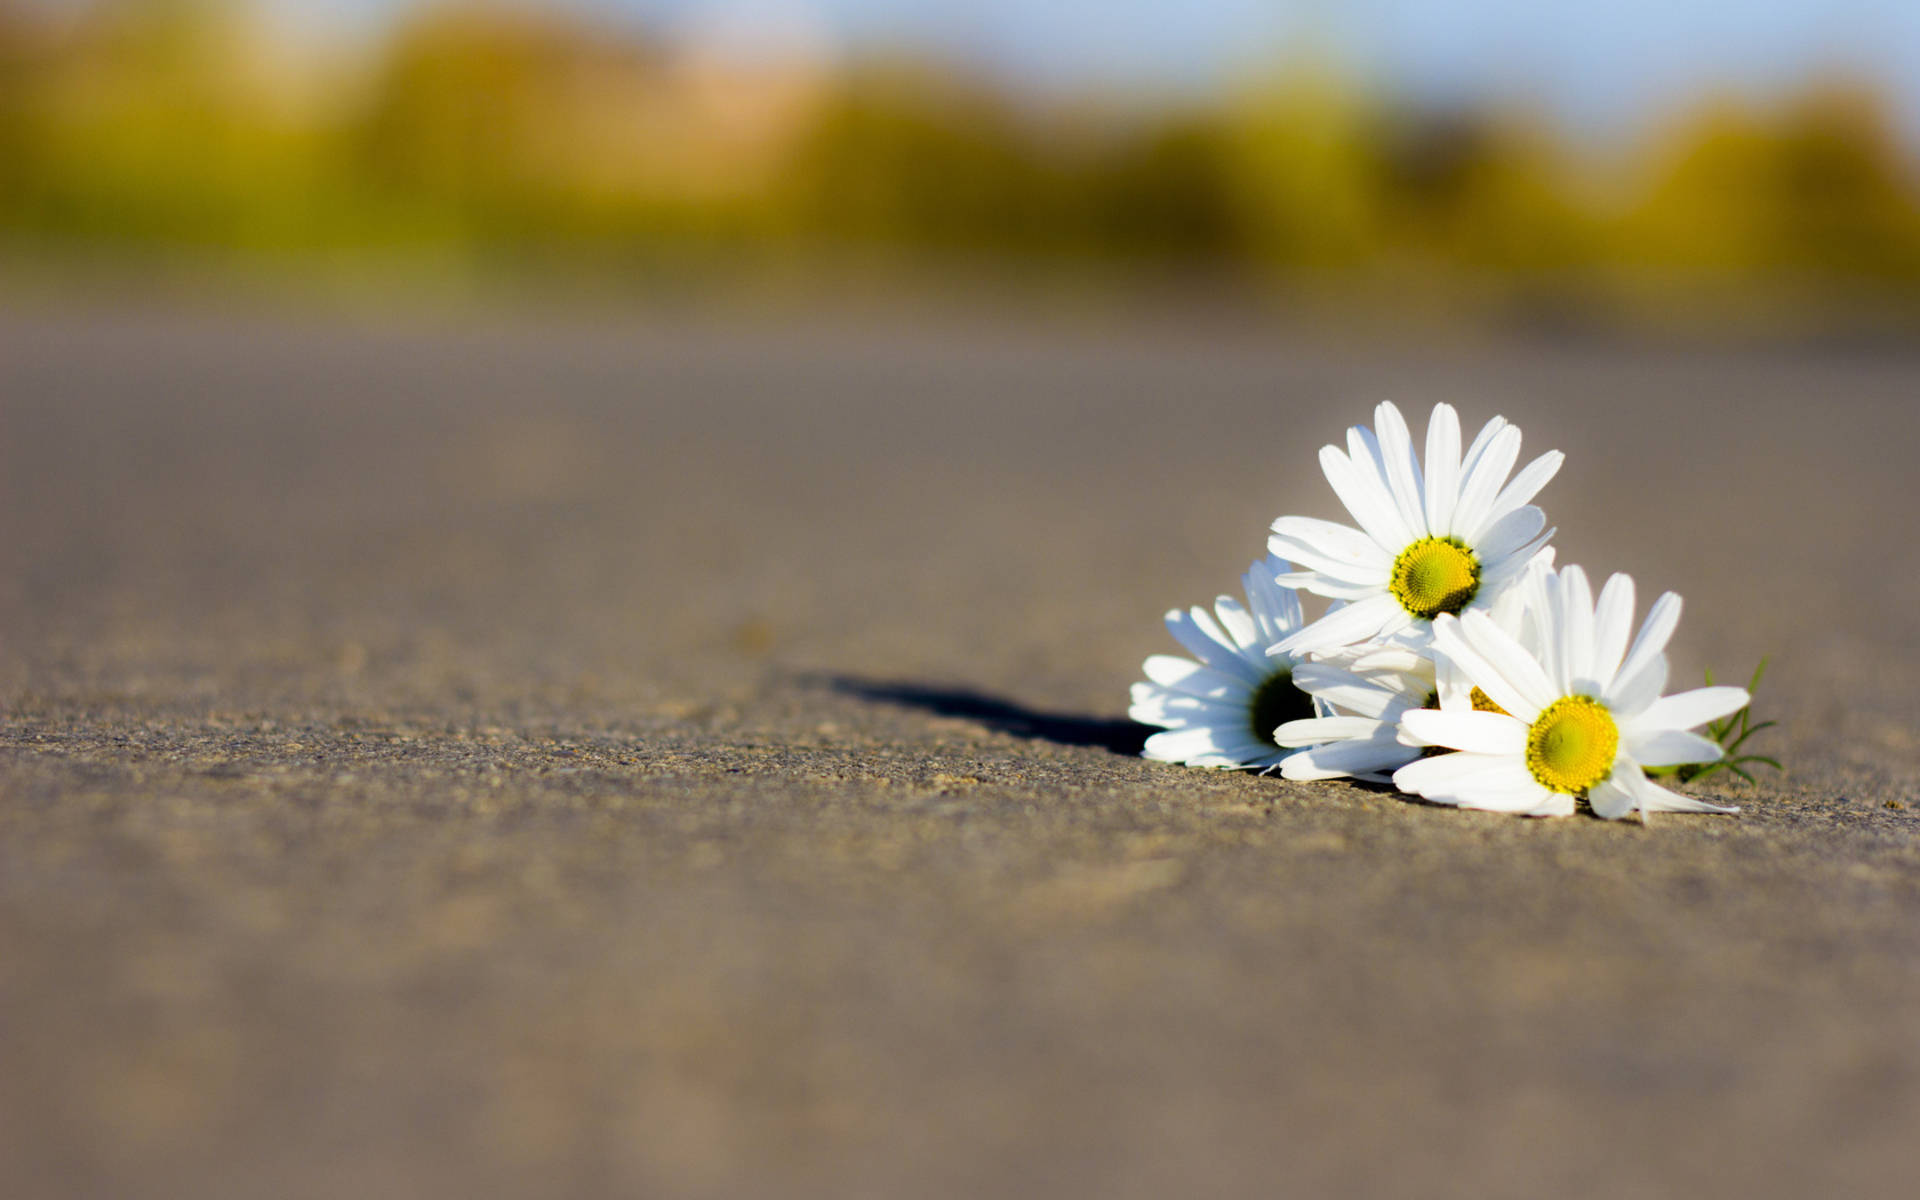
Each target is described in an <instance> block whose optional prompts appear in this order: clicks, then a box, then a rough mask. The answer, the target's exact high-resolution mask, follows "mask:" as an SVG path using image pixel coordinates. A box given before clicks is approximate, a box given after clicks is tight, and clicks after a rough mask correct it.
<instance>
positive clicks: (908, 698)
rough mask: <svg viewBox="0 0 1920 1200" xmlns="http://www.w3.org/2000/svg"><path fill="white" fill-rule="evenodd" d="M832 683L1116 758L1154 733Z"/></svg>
mask: <svg viewBox="0 0 1920 1200" xmlns="http://www.w3.org/2000/svg"><path fill="white" fill-rule="evenodd" d="M829 682H830V684H831V685H832V687H833V689H834V690H835V691H837V692H839V693H841V694H842V695H847V696H855V697H858V698H859V699H862V700H871V701H875V702H878V703H881V704H893V705H898V706H900V707H902V708H915V709H919V710H920V711H922V712H929V713H933V714H935V715H936V716H942V717H961V718H964V719H966V720H969V721H974V722H977V723H978V724H981V725H984V726H986V727H987V728H988V729H992V730H994V731H996V732H998V733H1010V734H1012V735H1014V736H1015V737H1023V738H1035V739H1038V740H1040V741H1047V742H1058V743H1059V744H1061V745H1064V746H1098V747H1100V748H1101V749H1104V750H1110V751H1112V752H1113V753H1115V754H1128V755H1137V754H1139V753H1140V750H1141V748H1142V747H1144V746H1145V745H1146V743H1147V735H1148V734H1150V733H1152V732H1153V730H1152V729H1151V728H1150V727H1148V726H1146V725H1141V724H1139V723H1137V722H1134V721H1129V720H1126V719H1124V718H1121V719H1114V718H1109V717H1085V716H1078V715H1074V714H1070V713H1055V712H1045V711H1043V710H1040V709H1034V708H1028V707H1026V706H1025V705H1022V704H1017V703H1015V702H1014V701H1012V700H1007V699H1004V698H1002V697H999V696H992V695H988V694H987V693H985V692H981V691H977V690H975V689H973V688H968V687H942V686H936V685H932V684H923V683H910V682H906V681H903V680H891V679H866V678H862V677H860V676H857V675H834V676H831V677H830V678H829Z"/></svg>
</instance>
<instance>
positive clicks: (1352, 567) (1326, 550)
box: [1267, 517, 1393, 584]
mask: <svg viewBox="0 0 1920 1200" xmlns="http://www.w3.org/2000/svg"><path fill="white" fill-rule="evenodd" d="M1273 533H1274V536H1273V537H1272V538H1270V539H1268V542H1267V546H1268V548H1269V549H1270V550H1271V551H1272V552H1273V553H1274V554H1278V555H1284V556H1285V557H1287V558H1291V559H1292V560H1293V561H1295V562H1297V563H1301V564H1303V565H1305V566H1308V567H1312V568H1314V569H1316V570H1321V571H1329V572H1331V573H1332V574H1334V575H1337V576H1338V577H1340V578H1341V579H1351V580H1357V581H1365V582H1372V583H1376V584H1382V583H1385V582H1386V581H1387V573H1388V572H1389V571H1391V570H1392V569H1393V555H1391V554H1389V553H1388V552H1387V551H1386V549H1385V548H1384V547H1382V546H1381V545H1380V544H1379V543H1378V542H1376V541H1374V540H1373V539H1372V538H1370V537H1368V536H1367V535H1366V534H1364V533H1362V532H1360V531H1359V530H1358V529H1354V528H1352V527H1351V526H1347V525H1339V524H1335V523H1334V522H1332V521H1321V520H1316V519H1315V518H1313V517H1281V518H1280V519H1279V520H1277V521H1275V522H1274V523H1273ZM1295 546H1298V547H1302V548H1304V549H1305V550H1306V551H1307V553H1305V554H1299V553H1294V552H1292V550H1291V548H1292V547H1295Z"/></svg>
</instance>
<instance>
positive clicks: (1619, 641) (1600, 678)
mask: <svg viewBox="0 0 1920 1200" xmlns="http://www.w3.org/2000/svg"><path fill="white" fill-rule="evenodd" d="M1632 635H1633V577H1632V576H1630V575H1614V576H1613V577H1612V578H1610V579H1608V580H1607V586H1605V587H1603V588H1601V589H1600V602H1599V604H1598V605H1597V606H1596V607H1595V610H1594V615H1593V677H1594V679H1595V681H1596V683H1597V684H1598V686H1599V689H1600V691H1602V692H1605V691H1606V690H1607V688H1608V687H1609V686H1610V685H1611V684H1612V683H1613V680H1614V677H1615V676H1616V675H1618V674H1619V673H1620V659H1621V657H1622V656H1623V655H1625V654H1626V652H1627V639H1628V638H1629V637H1631V636H1632Z"/></svg>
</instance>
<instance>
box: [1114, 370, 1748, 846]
mask: <svg viewBox="0 0 1920 1200" xmlns="http://www.w3.org/2000/svg"><path fill="white" fill-rule="evenodd" d="M1519 456H1520V430H1519V429H1518V428H1516V427H1514V426H1513V425H1510V424H1508V423H1507V422H1506V421H1505V420H1503V419H1501V418H1499V417H1495V418H1494V419H1493V420H1491V421H1489V422H1488V423H1487V425H1486V427H1485V428H1483V429H1482V430H1481V431H1480V433H1479V436H1477V437H1476V438H1474V440H1473V443H1472V444H1471V445H1469V446H1467V447H1466V449H1465V451H1464V453H1463V452H1462V449H1461V436H1460V421H1459V418H1458V417H1457V416H1456V415H1455V413H1454V411H1453V409H1452V408H1451V407H1450V406H1448V405H1445V404H1440V405H1436V406H1435V407H1434V410H1433V415H1432V416H1431V417H1430V418H1429V419H1428V421H1427V437H1426V450H1425V455H1424V457H1423V456H1422V455H1421V454H1420V453H1418V452H1417V451H1416V450H1415V447H1414V442H1413V437H1412V434H1411V432H1410V431H1409V430H1408V428H1407V423H1406V421H1405V420H1404V419H1403V418H1402V417H1401V415H1400V411H1399V410H1398V409H1396V408H1395V407H1394V406H1393V405H1392V404H1382V405H1380V406H1379V407H1378V408H1377V409H1375V410H1374V423H1373V428H1371V429H1369V428H1367V427H1365V426H1355V427H1354V428H1352V429H1349V430H1348V431H1347V445H1346V449H1345V450H1344V451H1343V450H1341V449H1340V448H1338V447H1336V446H1326V447H1323V448H1322V449H1321V451H1320V466H1321V469H1322V470H1324V471H1325V472H1326V476H1327V482H1328V483H1330V484H1332V485H1333V491H1334V494H1335V495H1336V496H1338V497H1339V499H1340V502H1341V503H1342V504H1343V505H1345V506H1346V509H1347V512H1348V513H1349V514H1351V515H1352V517H1353V520H1354V522H1355V524H1356V525H1357V526H1358V528H1355V527H1354V526H1349V525H1340V524H1335V523H1334V522H1331V521H1321V520H1316V519H1314V518H1312V517H1281V518H1280V519H1279V520H1277V521H1275V522H1274V523H1273V532H1272V536H1271V537H1270V538H1269V539H1268V543H1267V548H1268V551H1269V556H1268V557H1267V558H1266V559H1264V560H1263V561H1261V562H1256V563H1254V564H1253V566H1252V567H1251V568H1250V569H1249V570H1248V571H1247V573H1246V575H1245V577H1244V578H1243V579H1242V584H1243V588H1244V591H1245V594H1246V603H1245V604H1242V603H1240V602H1239V601H1237V600H1235V599H1233V598H1232V597H1230V596H1222V597H1220V598H1219V599H1218V600H1217V601H1216V602H1215V604H1214V607H1213V612H1212V613H1211V614H1209V613H1208V612H1207V611H1206V609H1204V608H1201V607H1198V606H1196V607H1195V608H1193V609H1192V610H1191V611H1189V612H1180V611H1177V610H1176V611H1174V612H1170V613H1168V614H1167V627H1168V628H1169V629H1170V630H1172V631H1173V636H1174V637H1175V638H1176V639H1178V641H1179V642H1180V644H1181V645H1182V646H1184V647H1185V648H1186V649H1187V651H1188V652H1189V653H1191V654H1192V655H1193V657H1192V658H1191V659H1188V658H1178V657H1175V656H1172V655H1154V656H1153V657H1151V658H1149V659H1147V661H1146V664H1145V668H1144V670H1145V673H1146V676H1147V681H1146V682H1142V683H1136V684H1134V685H1133V707H1132V710H1131V712H1132V716H1133V719H1134V720H1136V721H1140V722H1142V723H1145V724H1149V725H1157V726H1160V727H1162V729H1163V730H1164V732H1160V733H1156V734H1154V735H1153V736H1152V737H1150V738H1148V739H1147V744H1146V750H1145V754H1146V756H1147V757H1148V758H1152V759H1158V760H1160V761H1163V762H1174V763H1185V764H1187V765H1189V766H1195V767H1229V768H1252V769H1257V770H1263V771H1270V770H1275V769H1277V770H1278V771H1279V772H1280V774H1281V775H1283V776H1284V777H1286V778H1288V779H1297V780H1318V779H1340V778H1353V779H1363V780H1370V781H1374V782H1388V781H1391V782H1392V783H1393V785H1394V786H1396V787H1397V788H1399V789H1400V790H1401V791H1403V792H1407V793H1411V794H1413V795H1416V796H1420V797H1423V798H1424V799H1426V800H1429V801H1432V802H1434V803H1438V804H1448V805H1457V806H1460V807H1463V808H1483V809H1492V810H1496V811H1499V812H1509V813H1519V814H1523V815H1527V816H1540V817H1545V816H1566V815H1569V814H1571V813H1573V812H1574V811H1575V809H1576V807H1577V806H1578V805H1579V804H1581V803H1582V802H1584V803H1585V804H1586V805H1587V806H1588V807H1589V808H1591V809H1592V811H1593V812H1594V813H1595V814H1597V815H1599V816H1602V817H1607V818H1619V817H1625V816H1628V815H1629V814H1632V813H1636V812H1637V813H1640V814H1642V816H1643V819H1644V814H1647V813H1654V812H1734V811H1737V810H1735V809H1731V808H1725V807H1722V806H1720V805H1715V804H1708V803H1707V802H1705V801H1703V800H1698V799H1695V798H1693V797H1691V796H1683V795H1681V794H1679V793H1678V792H1674V791H1671V790H1669V789H1668V788H1665V787H1662V786H1661V785H1659V784H1657V783H1655V782H1654V781H1653V780H1652V779H1650V778H1648V776H1647V771H1648V769H1650V768H1661V767H1673V766H1679V765H1682V764H1694V763H1706V762H1713V761H1715V760H1717V759H1719V758H1720V756H1721V754H1722V751H1721V748H1720V746H1719V745H1718V744H1717V743H1716V742H1714V741H1711V740H1709V739H1707V738H1704V737H1701V736H1699V735H1698V734H1695V733H1693V732H1690V731H1691V730H1693V729H1696V728H1698V727H1699V726H1701V725H1705V724H1707V723H1708V722H1711V721H1715V720H1717V719H1719V718H1722V717H1725V716H1727V715H1728V714H1731V713H1735V712H1738V711H1739V710H1741V709H1743V708H1745V707H1746V706H1747V703H1748V701H1749V697H1748V694H1747V692H1746V690H1745V689H1742V688H1736V687H1704V688H1696V689H1694V690H1692V691H1687V692H1680V693H1677V694H1675V695H1671V696H1667V695H1662V692H1663V691H1664V690H1665V688H1666V683H1667V656H1666V646H1667V642H1668V640H1669V639H1670V638H1671V637H1672V636H1673V632H1674V627H1675V625H1676V624H1677V623H1678V622H1679V620H1680V597H1679V596H1676V595H1674V594H1673V593H1672V592H1668V593H1666V594H1665V595H1663V596H1661V597H1660V598H1659V599H1658V600H1656V601H1655V602H1654V604H1653V607H1652V608H1651V610H1650V611H1649V612H1648V613H1647V617H1646V620H1645V621H1644V622H1642V623H1641V625H1640V627H1639V629H1638V631H1637V632H1636V630H1635V629H1634V588H1633V580H1632V579H1631V578H1629V577H1627V576H1626V575H1615V576H1613V577H1612V578H1611V579H1609V580H1607V582H1606V586H1604V587H1602V588H1601V589H1600V594H1599V596H1598V597H1595V595H1594V593H1593V589H1592V586H1591V585H1590V584H1589V582H1588V580H1587V576H1586V573H1585V572H1584V571H1582V570H1581V569H1580V568H1579V567H1577V566H1567V567H1562V568H1559V569H1558V570H1556V569H1555V567H1554V562H1553V550H1552V549H1551V547H1550V546H1549V545H1548V542H1549V541H1550V540H1551V539H1552V537H1553V534H1554V530H1552V529H1549V528H1547V527H1546V516H1545V514H1544V513H1543V512H1541V510H1540V509H1539V508H1538V507H1536V506H1535V505H1534V504H1533V503H1532V500H1533V498H1534V496H1535V495H1537V494H1538V493H1539V491H1540V489H1541V488H1542V487H1544V486H1545V485H1546V483H1547V481H1548V480H1550V479H1552V478H1553V476H1554V474H1555V473H1556V472H1557V471H1558V470H1559V469H1560V464H1561V461H1562V459H1563V457H1564V456H1563V455H1561V454H1560V452H1559V451H1552V452H1550V453H1547V454H1543V455H1541V456H1540V457H1539V458H1536V459H1534V460H1533V461H1532V462H1530V463H1528V464H1527V465H1526V466H1525V467H1523V468H1521V469H1520V471H1519V472H1518V473H1517V474H1516V473H1514V465H1515V463H1517V462H1518V461H1519ZM1303 591H1304V592H1311V593H1313V594H1314V595H1316V596H1321V597H1324V598H1326V599H1327V600H1328V601H1329V602H1330V603H1329V604H1328V606H1327V609H1326V612H1325V613H1324V614H1323V615H1322V616H1320V618H1319V619H1318V620H1315V621H1312V622H1308V621H1306V620H1305V617H1304V614H1303V612H1302V610H1301V605H1300V596H1299V593H1301V592H1303Z"/></svg>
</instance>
